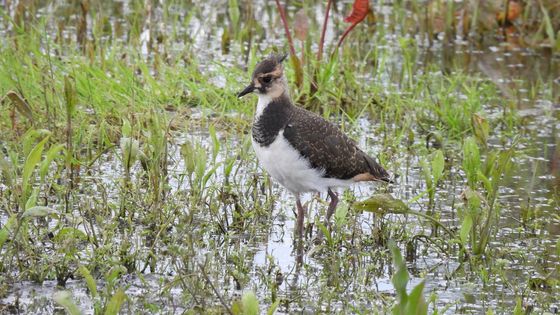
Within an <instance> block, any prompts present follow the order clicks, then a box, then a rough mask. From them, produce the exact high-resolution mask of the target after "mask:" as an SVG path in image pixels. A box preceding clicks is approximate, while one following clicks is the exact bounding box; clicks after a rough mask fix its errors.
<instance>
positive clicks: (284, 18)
mask: <svg viewBox="0 0 560 315" xmlns="http://www.w3.org/2000/svg"><path fill="white" fill-rule="evenodd" d="M276 7H277V8H278V11H280V18H281V19H282V24H284V31H286V37H287V38H288V45H289V46H290V53H291V55H292V56H294V57H297V55H296V49H295V48H294V42H293V41H292V35H291V34H290V28H289V27H288V20H287V19H286V12H284V8H283V7H282V6H281V5H280V1H279V0H276Z"/></svg>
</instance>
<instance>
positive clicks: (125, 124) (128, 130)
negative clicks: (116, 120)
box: [121, 118, 132, 137]
mask: <svg viewBox="0 0 560 315" xmlns="http://www.w3.org/2000/svg"><path fill="white" fill-rule="evenodd" d="M121 134H122V136H123V137H131V136H132V126H131V125H130V121H128V119H126V118H123V120H122V127H121Z"/></svg>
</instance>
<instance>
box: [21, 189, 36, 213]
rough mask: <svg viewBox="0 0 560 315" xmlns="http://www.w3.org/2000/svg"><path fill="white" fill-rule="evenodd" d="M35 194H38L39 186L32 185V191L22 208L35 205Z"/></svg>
mask: <svg viewBox="0 0 560 315" xmlns="http://www.w3.org/2000/svg"><path fill="white" fill-rule="evenodd" d="M37 196H39V188H38V187H34V188H33V192H32V193H31V195H30V196H29V197H28V198H27V200H26V201H25V207H24V209H29V208H32V207H35V206H36V205H37Z"/></svg>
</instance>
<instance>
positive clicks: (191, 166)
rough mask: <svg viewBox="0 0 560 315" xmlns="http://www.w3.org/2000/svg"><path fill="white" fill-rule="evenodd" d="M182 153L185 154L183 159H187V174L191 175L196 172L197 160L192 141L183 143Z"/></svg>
mask: <svg viewBox="0 0 560 315" xmlns="http://www.w3.org/2000/svg"><path fill="white" fill-rule="evenodd" d="M181 155H182V156H183V160H184V161H185V169H186V170H187V175H188V176H191V175H192V173H194V170H195V166H196V162H195V148H194V146H193V145H192V144H191V143H190V141H186V142H185V143H184V144H183V145H181Z"/></svg>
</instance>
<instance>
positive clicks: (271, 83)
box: [237, 54, 288, 98]
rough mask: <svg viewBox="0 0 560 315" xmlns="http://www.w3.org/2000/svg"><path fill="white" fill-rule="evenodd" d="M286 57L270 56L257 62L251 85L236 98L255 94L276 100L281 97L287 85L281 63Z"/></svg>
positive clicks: (283, 55) (284, 55)
mask: <svg viewBox="0 0 560 315" xmlns="http://www.w3.org/2000/svg"><path fill="white" fill-rule="evenodd" d="M286 57H288V55H287V54H281V55H270V56H269V57H267V58H266V59H264V60H263V61H261V62H259V63H258V64H257V66H256V67H255V71H253V76H252V78H251V83H249V85H247V87H246V88H245V89H244V90H243V91H241V92H239V94H237V97H242V96H243V95H246V94H249V93H251V92H255V93H256V94H257V95H259V96H268V97H270V98H277V97H279V96H280V95H282V94H283V93H284V92H285V91H286V89H287V84H286V80H285V78H284V66H283V65H282V62H283V61H284V60H285V59H286Z"/></svg>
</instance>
